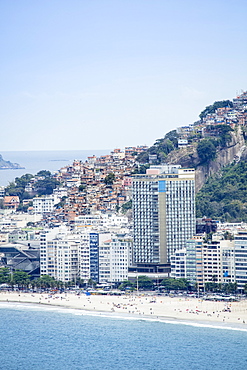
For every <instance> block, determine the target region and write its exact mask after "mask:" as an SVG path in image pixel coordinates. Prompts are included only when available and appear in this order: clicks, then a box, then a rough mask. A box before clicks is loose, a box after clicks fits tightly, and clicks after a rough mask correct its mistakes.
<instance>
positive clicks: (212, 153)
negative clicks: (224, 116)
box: [197, 125, 233, 164]
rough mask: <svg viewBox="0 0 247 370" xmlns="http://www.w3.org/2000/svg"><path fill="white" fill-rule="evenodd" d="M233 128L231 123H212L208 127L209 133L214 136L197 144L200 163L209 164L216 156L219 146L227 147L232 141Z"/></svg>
mask: <svg viewBox="0 0 247 370" xmlns="http://www.w3.org/2000/svg"><path fill="white" fill-rule="evenodd" d="M232 131H233V129H232V128H231V127H230V126H229V125H216V126H213V125H210V126H208V127H207V133H209V134H211V135H212V136H213V137H212V138H209V139H203V140H201V141H200V142H199V143H198V145H197V154H198V157H199V159H200V164H208V163H209V162H210V161H213V160H214V159H215V158H216V156H217V152H216V149H217V148H225V147H227V145H228V144H229V143H230V142H231V140H232V136H231V132H232Z"/></svg>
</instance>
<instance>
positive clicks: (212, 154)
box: [197, 139, 216, 164]
mask: <svg viewBox="0 0 247 370" xmlns="http://www.w3.org/2000/svg"><path fill="white" fill-rule="evenodd" d="M197 154H198V157H199V159H200V164H208V163H209V162H210V161H213V160H214V159H215V158H216V147H215V145H214V143H213V142H212V140H207V139H205V140H202V141H200V142H199V143H198V146H197Z"/></svg>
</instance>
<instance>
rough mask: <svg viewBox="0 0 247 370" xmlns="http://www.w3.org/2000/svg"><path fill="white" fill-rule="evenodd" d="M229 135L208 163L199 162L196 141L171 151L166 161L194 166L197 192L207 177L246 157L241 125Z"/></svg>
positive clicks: (246, 151)
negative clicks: (229, 137)
mask: <svg viewBox="0 0 247 370" xmlns="http://www.w3.org/2000/svg"><path fill="white" fill-rule="evenodd" d="M230 135H231V141H230V142H229V143H228V144H227V146H226V147H223V148H222V147H220V148H218V149H217V150H216V157H215V159H214V160H211V161H209V162H208V163H203V164H201V163H200V158H199V156H198V153H197V145H198V143H193V144H191V145H189V146H187V147H186V148H182V149H176V150H173V151H171V152H170V153H169V154H168V156H167V158H166V163H169V164H180V165H181V166H183V167H194V168H195V169H196V192H198V191H199V190H200V189H201V188H202V186H203V185H204V183H205V182H206V181H207V179H208V178H209V177H210V176H212V175H214V174H215V173H217V172H219V171H220V169H221V168H222V167H224V166H226V165H228V164H231V163H233V162H237V161H239V160H240V159H242V158H243V159H244V158H245V157H246V158H247V147H246V145H245V140H244V135H243V130H242V127H241V126H236V127H235V129H234V131H232V132H231V133H230Z"/></svg>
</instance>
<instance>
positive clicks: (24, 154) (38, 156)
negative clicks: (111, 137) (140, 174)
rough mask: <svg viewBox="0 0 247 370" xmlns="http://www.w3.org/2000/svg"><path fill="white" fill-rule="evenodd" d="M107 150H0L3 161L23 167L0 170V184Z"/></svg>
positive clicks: (84, 158)
mask: <svg viewBox="0 0 247 370" xmlns="http://www.w3.org/2000/svg"><path fill="white" fill-rule="evenodd" d="M110 151H111V150H110V149H109V150H103V149H102V150H64V151H62V150H54V151H53V150H50V151H13V152H11V151H9V152H5V151H3V152H0V154H1V155H2V157H3V159H4V160H5V161H10V162H12V163H19V165H20V166H22V167H25V168H24V169H18V170H0V186H6V185H8V184H9V182H11V181H14V179H15V178H16V177H20V176H22V175H24V174H26V173H30V174H32V175H35V174H36V173H37V172H39V171H40V170H49V171H51V172H52V173H53V172H54V171H57V170H59V169H60V168H61V167H64V166H67V165H69V164H71V163H72V162H73V160H74V159H79V160H82V161H84V160H86V159H87V157H88V156H92V155H96V156H97V157H99V156H100V155H104V154H109V153H110Z"/></svg>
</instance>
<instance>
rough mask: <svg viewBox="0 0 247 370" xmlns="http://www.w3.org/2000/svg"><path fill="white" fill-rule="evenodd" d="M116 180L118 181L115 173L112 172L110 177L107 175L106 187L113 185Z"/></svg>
mask: <svg viewBox="0 0 247 370" xmlns="http://www.w3.org/2000/svg"><path fill="white" fill-rule="evenodd" d="M115 180H116V177H115V174H114V173H113V172H110V173H109V174H108V175H106V177H105V179H104V183H105V184H106V185H112V184H113V183H114V181H115Z"/></svg>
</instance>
